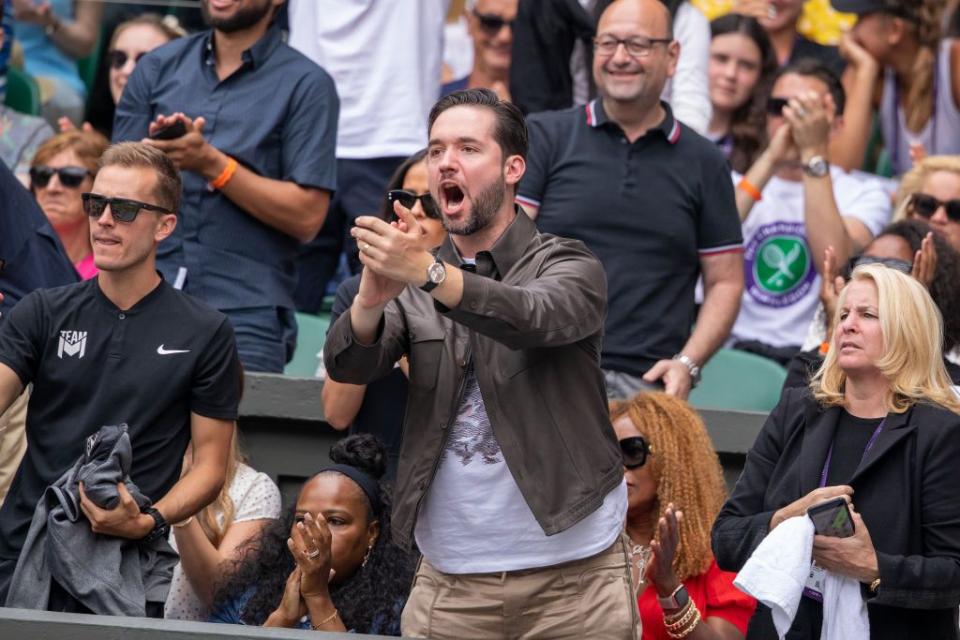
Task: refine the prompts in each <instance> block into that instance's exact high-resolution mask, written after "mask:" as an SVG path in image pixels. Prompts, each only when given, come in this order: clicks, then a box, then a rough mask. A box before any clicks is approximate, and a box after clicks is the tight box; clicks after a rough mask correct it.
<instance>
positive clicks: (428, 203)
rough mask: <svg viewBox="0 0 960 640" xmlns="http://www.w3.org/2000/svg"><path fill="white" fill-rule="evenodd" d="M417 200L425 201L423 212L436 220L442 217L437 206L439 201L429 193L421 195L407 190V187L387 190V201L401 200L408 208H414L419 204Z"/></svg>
mask: <svg viewBox="0 0 960 640" xmlns="http://www.w3.org/2000/svg"><path fill="white" fill-rule="evenodd" d="M417 200H419V201H420V202H422V203H423V213H424V214H425V215H426V216H427V217H428V218H433V219H434V220H439V219H440V209H438V208H437V203H436V202H434V200H433V196H431V195H430V194H429V193H421V194H420V195H417V194H415V193H411V192H410V191H407V190H406V189H394V190H392V191H388V192H387V201H388V202H389V203H390V204H393V203H394V202H399V203H400V204H401V205H403V206H404V207H405V208H407V209H413V207H414V206H415V205H416V204H417Z"/></svg>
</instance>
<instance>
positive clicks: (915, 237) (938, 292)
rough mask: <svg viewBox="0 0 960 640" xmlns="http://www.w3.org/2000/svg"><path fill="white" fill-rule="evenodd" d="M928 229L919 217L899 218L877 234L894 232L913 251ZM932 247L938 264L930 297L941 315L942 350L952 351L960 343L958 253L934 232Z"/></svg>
mask: <svg viewBox="0 0 960 640" xmlns="http://www.w3.org/2000/svg"><path fill="white" fill-rule="evenodd" d="M929 232H930V225H928V224H927V223H926V222H923V221H922V220H913V219H911V220H901V221H900V222H894V223H893V224H890V225H888V226H886V227H884V229H883V230H882V231H881V232H880V233H878V234H877V236H876V237H878V238H879V237H881V236H897V237H899V238H902V239H903V240H905V241H906V242H907V244H909V245H910V250H911V251H912V252H913V253H914V254H916V252H917V251H919V250H920V244H921V243H922V242H923V239H924V238H925V237H926V236H927V234H928V233H929ZM933 248H934V249H936V250H937V268H936V270H935V271H934V274H933V282H932V283H931V284H930V297H931V298H933V302H934V304H936V305H937V308H938V309H939V310H940V315H942V316H943V351H944V353H946V352H948V351H951V350H952V349H953V348H954V347H956V346H957V344H960V287H957V283H958V282H960V253H957V251H956V250H955V249H954V248H953V247H951V246H950V244H949V243H948V242H947V241H946V240H944V239H943V238H941V237H940V236H938V235H937V234H934V235H933Z"/></svg>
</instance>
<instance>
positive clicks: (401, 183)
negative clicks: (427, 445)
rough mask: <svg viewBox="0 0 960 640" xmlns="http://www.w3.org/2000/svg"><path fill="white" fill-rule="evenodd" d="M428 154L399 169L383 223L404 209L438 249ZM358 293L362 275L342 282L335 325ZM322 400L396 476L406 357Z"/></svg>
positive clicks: (439, 229)
mask: <svg viewBox="0 0 960 640" xmlns="http://www.w3.org/2000/svg"><path fill="white" fill-rule="evenodd" d="M426 155H427V152H426V150H425V149H424V150H422V151H418V152H417V153H415V154H413V155H412V156H410V157H409V158H407V159H406V160H404V162H403V164H401V165H400V166H399V167H397V170H396V171H395V172H394V174H393V177H391V178H390V183H389V184H388V185H387V188H388V197H387V198H385V199H384V201H383V205H382V206H381V208H380V219H381V220H386V221H388V222H389V221H391V220H393V219H395V217H396V214H395V213H394V207H395V206H403V207H404V208H406V209H408V210H409V211H410V213H411V215H412V216H413V217H414V218H415V219H416V220H417V223H418V224H419V225H420V230H421V231H422V232H423V240H424V246H425V247H427V248H428V249H434V248H436V247H439V246H440V245H441V244H442V243H443V241H444V240H445V239H446V237H447V232H446V230H445V229H444V228H443V221H442V220H441V218H440V210H439V209H438V208H437V204H436V202H434V200H433V196H431V195H430V191H429V184H428V182H427V163H426ZM404 194H406V195H404ZM414 198H415V199H414ZM411 200H412V202H411ZM395 202H398V203H399V205H396V204H394V203H395ZM359 291H360V274H357V275H355V276H351V277H349V278H347V279H346V280H344V281H343V282H341V283H340V286H339V287H337V295H336V298H335V299H334V302H333V310H332V311H331V312H330V326H333V324H334V323H335V322H336V321H337V318H339V317H340V315H341V314H343V313H344V312H347V311H349V309H350V305H352V304H353V300H354V298H355V297H356V296H357V293H359ZM322 400H323V416H324V418H325V419H326V421H327V423H328V424H329V425H330V426H332V427H333V428H334V429H338V430H341V431H342V430H343V429H347V428H349V430H350V433H351V434H356V433H372V434H373V435H375V436H377V438H379V439H380V441H381V442H383V444H384V445H385V446H386V449H387V455H388V456H389V458H388V464H387V474H386V478H387V479H388V480H392V479H393V478H394V477H395V476H396V472H397V460H398V458H399V456H400V443H401V439H402V436H403V416H404V414H405V412H406V408H407V364H406V358H405V357H404V358H401V360H400V362H399V365H398V366H397V367H394V368H393V370H392V371H391V372H390V373H388V374H387V375H386V376H384V377H383V378H380V379H379V380H375V381H374V382H371V383H370V384H366V385H363V384H347V383H345V382H337V381H336V380H334V379H332V378H329V377H328V378H326V380H324V383H323V395H322Z"/></svg>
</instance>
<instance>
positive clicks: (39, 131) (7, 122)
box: [0, 5, 53, 185]
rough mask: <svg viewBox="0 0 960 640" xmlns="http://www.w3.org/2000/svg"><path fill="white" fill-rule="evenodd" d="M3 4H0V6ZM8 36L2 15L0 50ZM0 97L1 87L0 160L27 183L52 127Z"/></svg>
mask: <svg viewBox="0 0 960 640" xmlns="http://www.w3.org/2000/svg"><path fill="white" fill-rule="evenodd" d="M5 6H6V5H0V7H5ZM10 40H11V38H10V35H9V33H8V29H7V20H6V15H4V20H3V25H2V28H0V50H3V49H5V48H6V47H8V46H9V43H10ZM6 75H7V66H6V60H2V61H0V81H5V80H6ZM3 98H4V95H3V92H2V91H0V164H3V165H5V166H6V167H7V168H9V169H10V170H11V171H13V172H14V174H16V176H17V178H18V179H19V180H20V182H21V184H23V185H27V184H29V176H28V174H27V172H28V170H29V168H30V159H31V158H33V156H34V154H35V153H36V152H37V147H39V146H40V144H41V143H42V142H43V141H44V140H46V139H47V138H49V137H50V136H52V135H53V129H52V128H51V127H50V125H49V124H47V121H46V120H44V119H43V118H37V117H34V116H29V115H27V114H24V113H19V112H17V111H14V110H13V109H11V108H10V107H8V106H6V104H4V102H3Z"/></svg>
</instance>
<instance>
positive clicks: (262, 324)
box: [224, 307, 297, 373]
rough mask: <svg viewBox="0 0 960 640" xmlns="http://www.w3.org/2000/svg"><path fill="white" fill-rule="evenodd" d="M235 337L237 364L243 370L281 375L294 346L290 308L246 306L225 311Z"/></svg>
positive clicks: (295, 322) (291, 310) (293, 325)
mask: <svg viewBox="0 0 960 640" xmlns="http://www.w3.org/2000/svg"><path fill="white" fill-rule="evenodd" d="M224 313H225V314H227V317H228V318H230V322H231V324H233V331H234V333H235V334H236V336H237V350H238V351H239V352H240V362H241V363H243V368H244V370H246V371H261V372H264V373H283V367H284V365H286V364H287V362H289V361H290V358H292V357H293V351H294V349H296V347H297V320H296V318H295V316H294V313H293V309H286V308H284V307H247V308H244V309H225V310H224Z"/></svg>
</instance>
